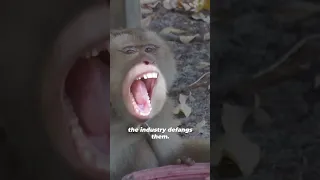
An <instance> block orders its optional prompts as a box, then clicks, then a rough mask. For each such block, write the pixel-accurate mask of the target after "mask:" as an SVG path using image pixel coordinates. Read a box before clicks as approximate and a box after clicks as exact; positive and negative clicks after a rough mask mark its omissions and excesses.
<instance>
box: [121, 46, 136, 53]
mask: <svg viewBox="0 0 320 180" xmlns="http://www.w3.org/2000/svg"><path fill="white" fill-rule="evenodd" d="M121 52H123V53H125V54H134V53H136V52H138V49H137V48H135V47H132V46H128V47H125V48H123V49H122V50H121Z"/></svg>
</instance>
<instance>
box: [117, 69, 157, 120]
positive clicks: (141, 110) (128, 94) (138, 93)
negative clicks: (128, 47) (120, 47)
mask: <svg viewBox="0 0 320 180" xmlns="http://www.w3.org/2000/svg"><path fill="white" fill-rule="evenodd" d="M137 72H139V74H137ZM158 75H159V73H158V71H157V68H156V67H155V66H153V65H145V64H143V63H141V64H138V65H136V66H134V67H133V68H131V70H130V71H129V72H128V74H127V76H126V78H125V80H124V84H123V96H124V99H125V104H126V106H127V108H128V110H129V112H130V113H131V114H132V115H133V116H135V117H137V118H138V119H140V120H142V121H145V120H146V119H148V118H150V114H151V110H152V105H151V100H152V93H153V88H154V86H155V84H156V82H157V78H158Z"/></svg>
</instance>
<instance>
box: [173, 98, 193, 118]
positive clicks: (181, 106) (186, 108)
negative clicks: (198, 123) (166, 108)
mask: <svg viewBox="0 0 320 180" xmlns="http://www.w3.org/2000/svg"><path fill="white" fill-rule="evenodd" d="M187 99H188V96H186V95H183V94H180V95H179V103H180V104H179V105H178V106H177V107H176V108H174V109H173V114H179V113H180V112H182V113H183V114H184V115H185V116H186V117H189V116H190V114H191V112H192V109H191V107H189V106H188V105H187V104H186V102H187Z"/></svg>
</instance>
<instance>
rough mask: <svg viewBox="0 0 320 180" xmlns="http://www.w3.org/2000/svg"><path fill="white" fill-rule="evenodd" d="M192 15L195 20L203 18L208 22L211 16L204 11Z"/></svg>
mask: <svg viewBox="0 0 320 180" xmlns="http://www.w3.org/2000/svg"><path fill="white" fill-rule="evenodd" d="M191 17H192V18H193V19H195V20H202V21H204V22H206V23H210V16H205V15H204V14H203V13H201V12H199V13H194V14H192V15H191Z"/></svg>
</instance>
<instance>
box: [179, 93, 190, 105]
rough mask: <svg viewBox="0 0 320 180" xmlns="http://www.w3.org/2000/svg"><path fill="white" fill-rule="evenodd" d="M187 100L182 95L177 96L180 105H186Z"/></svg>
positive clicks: (186, 97)
mask: <svg viewBox="0 0 320 180" xmlns="http://www.w3.org/2000/svg"><path fill="white" fill-rule="evenodd" d="M187 99H188V96H186V95H183V94H179V102H180V104H186V102H187Z"/></svg>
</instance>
